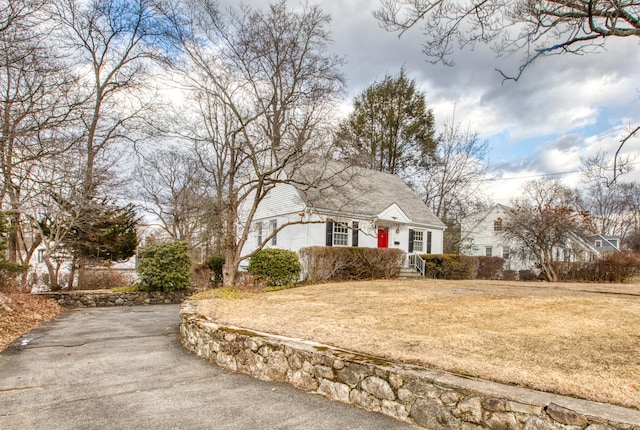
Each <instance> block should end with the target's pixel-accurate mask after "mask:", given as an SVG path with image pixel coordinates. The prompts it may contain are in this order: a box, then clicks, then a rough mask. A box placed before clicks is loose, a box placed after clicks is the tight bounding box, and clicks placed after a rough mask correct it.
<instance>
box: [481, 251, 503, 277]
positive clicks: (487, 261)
mask: <svg viewBox="0 0 640 430" xmlns="http://www.w3.org/2000/svg"><path fill="white" fill-rule="evenodd" d="M476 258H477V259H478V270H477V271H476V278H477V279H503V278H504V276H503V272H502V267H503V266H504V258H500V257H484V256H481V257H476Z"/></svg>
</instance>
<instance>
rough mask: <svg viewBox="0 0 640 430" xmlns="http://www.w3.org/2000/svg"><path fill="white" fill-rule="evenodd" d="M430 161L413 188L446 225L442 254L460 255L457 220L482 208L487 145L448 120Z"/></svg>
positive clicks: (484, 201) (420, 171)
mask: <svg viewBox="0 0 640 430" xmlns="http://www.w3.org/2000/svg"><path fill="white" fill-rule="evenodd" d="M437 143H438V146H437V150H436V153H435V155H434V157H433V159H432V160H430V162H429V163H425V164H426V166H425V167H424V169H422V170H419V171H418V172H419V173H418V176H417V179H416V180H415V184H414V188H415V190H416V191H417V193H418V195H420V197H421V198H422V200H423V201H424V202H425V203H426V204H427V205H428V206H429V207H430V208H431V210H432V211H433V213H434V214H435V215H436V216H437V217H438V218H440V219H441V220H442V221H443V222H444V223H445V224H447V230H445V238H444V241H445V243H444V246H445V252H448V253H459V252H460V239H461V237H460V233H461V230H460V221H461V220H462V218H464V217H466V216H468V215H469V214H471V213H473V212H477V211H479V210H480V209H482V208H483V207H484V206H486V198H485V197H484V196H483V195H482V184H483V182H482V179H483V178H484V177H485V175H486V173H487V171H488V165H487V162H486V158H487V154H488V144H487V143H486V142H484V141H480V140H479V139H478V137H477V135H476V134H474V133H472V132H470V131H469V130H462V129H461V127H460V124H457V123H455V121H454V120H453V119H452V120H451V121H449V122H447V123H445V124H444V130H443V131H442V133H441V134H440V136H438V139H437Z"/></svg>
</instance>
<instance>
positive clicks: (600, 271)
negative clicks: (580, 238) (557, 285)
mask: <svg viewBox="0 0 640 430" xmlns="http://www.w3.org/2000/svg"><path fill="white" fill-rule="evenodd" d="M558 269H559V270H558V271H559V273H560V279H561V280H562V281H582V282H616V283H622V282H628V281H629V280H631V279H632V278H633V277H635V276H637V275H640V255H639V254H634V253H630V252H616V253H612V254H607V255H604V256H602V257H600V259H598V260H596V261H594V262H590V263H562V264H561V265H560V266H559V268H558Z"/></svg>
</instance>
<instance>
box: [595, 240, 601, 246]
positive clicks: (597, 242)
mask: <svg viewBox="0 0 640 430" xmlns="http://www.w3.org/2000/svg"><path fill="white" fill-rule="evenodd" d="M600 247H602V241H601V240H596V248H600Z"/></svg>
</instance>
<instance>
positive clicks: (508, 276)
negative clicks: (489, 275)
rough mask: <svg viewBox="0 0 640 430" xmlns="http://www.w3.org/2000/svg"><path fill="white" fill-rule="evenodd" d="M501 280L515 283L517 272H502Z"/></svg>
mask: <svg viewBox="0 0 640 430" xmlns="http://www.w3.org/2000/svg"><path fill="white" fill-rule="evenodd" d="M502 279H503V280H505V281H515V280H517V279H518V272H516V271H515V270H503V271H502Z"/></svg>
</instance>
